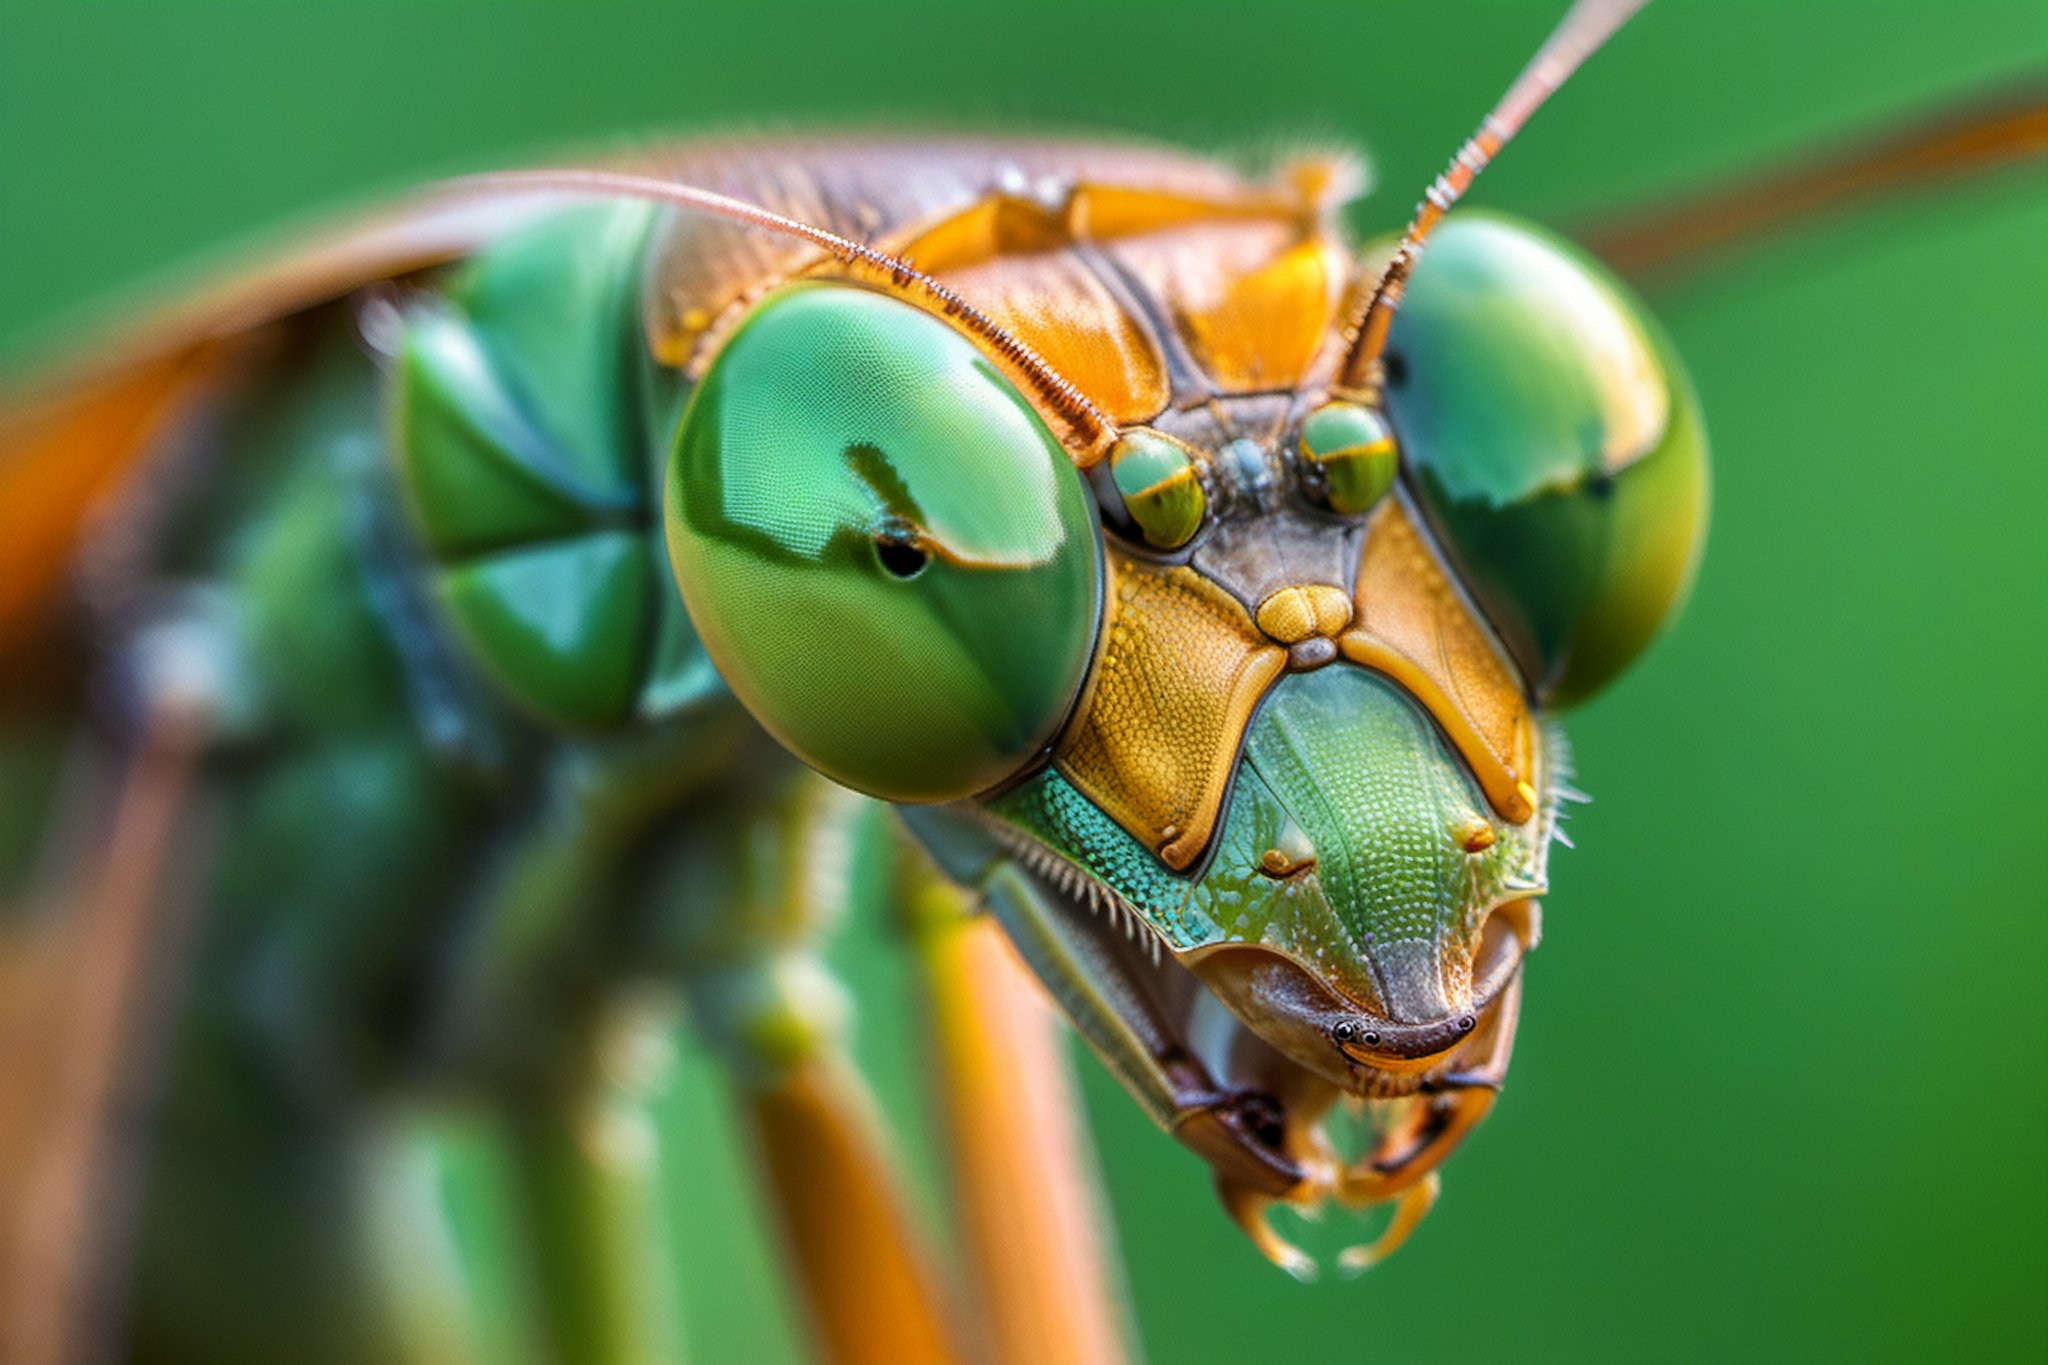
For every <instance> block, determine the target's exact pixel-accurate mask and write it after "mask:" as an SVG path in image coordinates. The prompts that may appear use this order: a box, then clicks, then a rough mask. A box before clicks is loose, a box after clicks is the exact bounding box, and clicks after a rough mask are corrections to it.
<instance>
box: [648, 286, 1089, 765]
mask: <svg viewBox="0 0 2048 1365" xmlns="http://www.w3.org/2000/svg"><path fill="white" fill-rule="evenodd" d="M666 517H667V520H666V525H667V531H668V546H669V558H670V561H671V563H672V564H673V565H674V568H675V573H676V579H677V581H678V583H680V584H681V586H682V593H683V600H684V603H685V604H686V605H687V606H688V607H689V611H690V617H691V619H692V621H693V622H695V624H696V627H697V630H698V632H699V634H700V635H701V636H702V637H703V640H704V643H705V645H706V647H707V648H708V649H709V650H710V651H711V655H712V658H713V659H714V660H716V661H717V663H718V666H719V668H720V670H721V671H722V672H723V673H724V675H725V678H726V681H727V682H728V683H730V684H731V685H732V689H733V691H734V692H735V693H736V694H737V695H738V696H739V698H740V700H741V701H742V702H743V703H745V705H746V707H747V709H748V710H749V711H751V712H752V713H753V715H754V717H755V719H757V720H759V721H760V722H761V724H762V725H763V726H765V727H766V728H767V729H768V730H769V731H770V732H771V733H772V734H774V735H775V737H776V738H777V739H779V740H781V741H782V743H783V744H784V745H786V746H787V747H788V748H789V749H790V750H791V751H792V752H794V753H795V754H796V755H797V756H798V757H800V758H802V759H803V760H804V761H805V762H807V763H809V764H810V765H811V766H813V767H815V768H817V769H818V770H820V771H821V772H823V773H825V774H826V775H827V776H829V777H832V778H834V779H836V780H838V781H840V782H843V783H845V784H846V785H847V786H850V787H855V788H858V789H859V790H861V791H865V792H868V793H871V794H872V795H876V796H880V797H884V798H886V799H888V800H892V801H945V800H953V799H956V798H959V797H963V796H968V795H971V794H973V793H975V792H979V791H982V790H985V789H986V788H988V787H991V786H993V785H995V784H997V783H998V782H1001V781H1002V780H1003V779H1004V778H1006V777H1009V776H1011V775H1012V774H1014V773H1016V772H1017V771H1018V770H1019V769H1020V768H1022V767H1023V766H1024V765H1026V764H1028V763H1029V762H1030V761H1031V760H1032V759H1033V758H1034V757H1036V756H1037V755H1038V753H1039V752H1040V751H1041V750H1042V749H1043V748H1044V747H1045V745H1046V744H1047V743H1048V742H1049V741H1050V740H1051V739H1052V737H1053V736H1054V734H1055V733H1056V731H1057V730H1058V729H1059V727H1060V724H1061V723H1062V721H1063V720H1064V719H1065V717H1066V714H1067V711H1068V709H1069V708H1070V707H1071V706H1072V704H1073V701H1074V698H1075V696H1076V695H1077V694H1078V693H1079V692H1080V689H1081V684H1082V681H1083V679H1084V677H1085V675H1086V673H1087V669H1088V663H1089V660H1090V658H1091V657H1092V655H1093V653H1094V647H1095V633H1096V628H1097V622H1098V618H1099V616H1100V612H1101V596H1102V543H1101V535H1100V532H1099V530H1098V529H1097V526H1096V522H1095V519H1094V517H1093V515H1092V512H1091V509H1090V506H1089V500H1088V496H1087V493H1086V491H1085V488H1084V485H1083V482H1082V479H1081V477H1080V475H1079V474H1077V473H1076V472H1075V470H1074V469H1073V468H1072V465H1071V463H1070V461H1069V459H1068V456H1067V453H1066V451H1065V449H1064V448H1063V447H1062V446H1061V445H1060V443H1059V441H1058V439H1057V438H1055V437H1054V436H1053V434H1052V432H1051V431H1049V430H1048V429H1047V428H1046V426H1045V424H1044V423H1043V422H1042V421H1041V420H1040V419H1039V417H1038V414H1037V413H1036V412H1035V411H1033V409H1032V408H1031V406H1030V405H1029V404H1028V403H1027V402H1025V400H1024V398H1023V397H1022V396H1021V395H1020V394H1019V393H1018V392H1017V390H1016V389H1015V388H1014V387H1013V386H1012V385H1011V384H1010V383H1009V381H1008V380H1006V379H1005V378H1003V376H1002V374H1001V373H1000V372H999V371H997V370H996V369H995V367H994V366H993V365H991V364H990V363H989V361H988V360H987V358H986V357H984V356H983V355H982V353H981V352H980V351H978V350H977V349H976V348H975V347H974V345H973V344H972V343H971V342H969V341H968V340H967V339H966V338H965V337H964V336H962V335H961V334H960V333H959V332H957V331H955V330H954V329H953V328H951V327H949V326H947V325H946V324H945V323H944V322H942V321H940V320H939V319H938V318H935V317H933V316H931V315H930V314H927V313H925V312H923V311H922V310H920V309H918V308H916V307H914V306H912V305H910V304H908V303H904V302H902V301H900V300H897V299H894V298H890V297H888V296H887V295H884V294H880V293H876V292H873V291H870V290H866V289H860V288H856V287H853V286H847V285H833V284H800V285H796V286H793V287H791V288H789V289H787V290H785V291H783V292H782V293H780V294H777V295H775V296H773V297H771V298H769V299H767V300H766V301H764V302H763V303H761V304H760V305H759V306H757V307H756V308H755V310H754V312H753V314H752V315H751V316H750V317H749V318H748V319H747V321H746V322H745V323H744V324H743V325H742V326H741V327H740V328H739V329H738V331H736V332H735V333H734V335H733V336H732V338H731V339H730V340H729V341H728V342H727V343H726V345H725V348H724V350H723V351H722V352H721V353H720V354H719V356H718V358H717V359H716V360H715V361H714V362H713V363H712V366H711V368H710V371H709V372H708V373H707V374H706V375H705V376H704V379H703V382H702V383H701V384H700V385H699V386H698V389H697V391H696V393H695V394H694V395H693V396H692V398H691V401H690V405H689V408H688V410H687V411H686V412H685V413H684V415H683V422H682V428H681V431H680V432H679V434H678V436H677V439H676V446H675V452H674V456H673V459H672V461H671V463H670V466H669V471H668V486H667V493H666Z"/></svg>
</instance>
